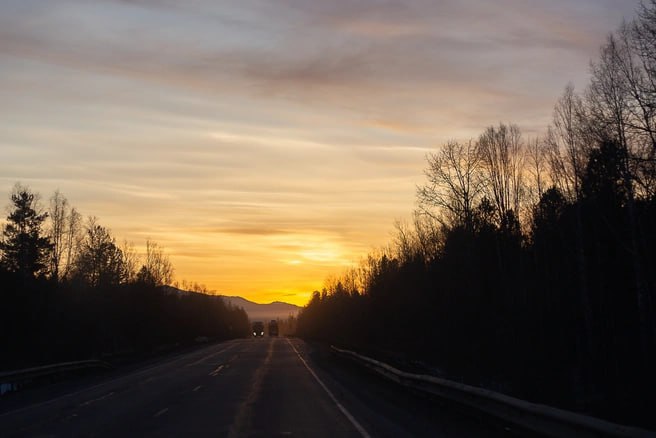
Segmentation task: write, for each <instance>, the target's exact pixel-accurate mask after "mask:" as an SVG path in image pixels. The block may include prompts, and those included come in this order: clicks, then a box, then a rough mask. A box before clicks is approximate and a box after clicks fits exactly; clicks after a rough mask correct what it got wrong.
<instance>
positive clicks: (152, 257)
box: [137, 239, 173, 286]
mask: <svg viewBox="0 0 656 438" xmlns="http://www.w3.org/2000/svg"><path fill="white" fill-rule="evenodd" d="M137 278H138V280H139V281H142V282H144V283H146V284H151V285H153V286H165V285H169V284H171V283H172V281H173V265H172V264H171V262H170V260H169V257H168V256H167V255H166V254H164V250H163V249H162V248H161V247H160V246H159V245H158V244H157V243H156V242H153V241H152V240H150V239H148V240H147V241H146V254H145V260H144V265H143V266H142V267H141V270H140V271H139V273H138V274H137Z"/></svg>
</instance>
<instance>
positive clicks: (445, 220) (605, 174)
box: [297, 0, 656, 427]
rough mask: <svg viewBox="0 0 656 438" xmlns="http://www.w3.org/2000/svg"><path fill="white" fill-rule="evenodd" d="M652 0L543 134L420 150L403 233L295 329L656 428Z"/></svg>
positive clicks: (607, 47)
mask: <svg viewBox="0 0 656 438" xmlns="http://www.w3.org/2000/svg"><path fill="white" fill-rule="evenodd" d="M655 158H656V1H653V0H652V1H651V2H649V3H648V4H647V5H646V6H644V7H642V8H641V10H640V11H639V17H638V18H637V19H636V20H635V21H634V22H631V23H627V24H625V25H623V26H622V27H621V28H620V29H619V30H618V31H617V32H615V33H613V34H612V35H610V36H609V37H608V40H607V41H606V43H605V44H604V46H603V47H602V48H601V52H600V57H599V59H598V60H597V61H595V62H593V63H592V64H591V82H590V85H589V86H588V87H587V89H586V90H585V91H584V92H583V93H582V94H577V93H576V92H575V91H574V89H573V87H571V86H568V87H567V88H566V89H565V92H564V94H563V95H562V96H561V98H560V99H559V100H558V102H557V104H556V106H555V109H554V118H553V123H552V125H551V126H550V127H549V129H548V132H547V134H546V135H545V136H544V137H542V138H538V139H529V140H525V139H523V138H522V136H521V133H520V130H519V128H518V127H517V126H515V125H512V124H509V125H507V124H501V125H499V126H498V127H496V126H495V127H490V128H488V129H486V130H485V131H484V132H483V134H481V135H480V137H479V138H478V139H473V140H470V141H467V142H459V141H452V142H448V143H447V144H445V145H443V146H442V147H441V148H440V149H439V150H437V151H436V152H435V153H432V154H430V155H429V156H428V157H427V161H428V167H427V169H426V171H425V174H426V177H427V182H426V183H425V184H424V185H422V186H420V187H418V188H417V198H418V209H417V212H416V213H415V216H414V223H413V224H412V225H407V224H397V237H396V239H395V241H394V242H393V243H392V244H390V246H389V247H388V248H386V249H382V250H380V251H379V252H378V253H376V254H372V255H370V256H368V257H367V259H366V260H364V261H363V262H362V263H361V265H360V266H359V267H358V268H354V269H352V270H349V271H348V272H346V273H345V274H343V275H342V276H341V277H339V278H335V279H332V280H330V281H329V282H328V284H327V286H326V288H325V289H324V290H323V291H322V292H315V294H314V296H313V298H312V299H311V301H310V302H309V303H308V304H307V305H306V307H305V308H304V309H303V310H302V312H301V314H300V315H299V318H298V327H297V330H298V333H299V334H300V335H301V336H304V337H306V338H313V339H319V340H323V341H326V342H331V343H336V344H339V345H343V346H348V347H352V348H355V349H358V350H361V351H365V352H370V353H371V354H378V355H380V356H383V357H385V356H387V357H389V356H390V354H392V353H393V354H395V355H397V356H399V355H402V356H404V357H406V358H409V359H414V360H421V361H424V362H427V363H430V364H432V365H433V366H434V367H437V368H439V369H441V370H442V371H443V372H444V374H445V375H446V376H448V377H450V378H453V379H457V380H462V381H464V382H467V383H470V384H474V385H480V386H484V387H487V388H490V389H494V390H500V391H502V392H506V393H509V394H511V395H514V396H517V397H520V398H525V399H528V400H533V401H537V402H542V403H547V404H552V405H557V406H561V407H564V408H567V409H575V410H580V411H584V412H588V413H591V414H594V415H598V416H602V417H605V418H608V419H611V420H614V421H618V422H624V423H632V424H641V425H643V426H648V427H656V420H654V417H653V414H654V412H656V402H655V400H656V397H655V393H654V389H655V388H656V377H655V376H656V373H655V372H654V370H656V318H655V314H656V160H655Z"/></svg>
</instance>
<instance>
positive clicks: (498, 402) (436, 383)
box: [330, 346, 656, 438]
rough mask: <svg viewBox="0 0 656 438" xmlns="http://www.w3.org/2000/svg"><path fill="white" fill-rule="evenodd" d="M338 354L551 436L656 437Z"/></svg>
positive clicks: (398, 380) (346, 353) (352, 354)
mask: <svg viewBox="0 0 656 438" xmlns="http://www.w3.org/2000/svg"><path fill="white" fill-rule="evenodd" d="M330 348H331V350H332V352H333V353H334V354H337V355H339V356H342V357H345V358H348V359H350V360H352V361H354V362H356V363H357V364H359V365H360V366H363V367H365V368H368V369H369V370H371V371H373V372H374V373H376V374H378V375H380V376H382V377H384V378H386V379H389V380H391V381H393V382H396V383H397V384H399V385H401V386H403V387H406V388H409V389H413V390H417V391H420V392H423V393H428V394H430V395H433V396H436V397H438V398H440V399H442V400H445V401H448V402H452V403H457V404H458V405H460V406H463V407H465V408H467V409H471V410H475V411H478V412H482V413H484V414H487V415H489V416H491V417H493V418H496V419H498V420H501V421H502V422H504V423H506V424H512V425H515V426H518V427H519V428H520V429H522V430H526V431H530V432H533V433H537V434H540V435H544V436H549V437H600V436H608V437H640V438H642V437H645V438H646V437H651V438H655V437H656V432H653V431H648V430H645V429H640V428H636V427H630V426H623V425H620V424H615V423H611V422H608V421H605V420H601V419H599V418H595V417H590V416H587V415H582V414H578V413H575V412H570V411H565V410H562V409H557V408H554V407H551V406H546V405H541V404H537V403H531V402H528V401H525V400H520V399H517V398H514V397H510V396H507V395H504V394H500V393H498V392H494V391H489V390H486V389H482V388H477V387H473V386H469V385H465V384H462V383H458V382H453V381H451V380H447V379H443V378H439V377H434V376H428V375H423V374H412V373H406V372H404V371H401V370H398V369H396V368H394V367H392V366H391V365H388V364H386V363H384V362H380V361H377V360H375V359H372V358H370V357H366V356H362V355H360V354H358V353H355V352H353V351H349V350H343V349H340V348H337V347H335V346H331V347H330Z"/></svg>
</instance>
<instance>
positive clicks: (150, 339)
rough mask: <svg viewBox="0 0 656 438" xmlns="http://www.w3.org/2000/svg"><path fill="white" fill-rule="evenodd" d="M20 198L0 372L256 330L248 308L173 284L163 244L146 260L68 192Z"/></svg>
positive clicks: (25, 191) (6, 258) (112, 357)
mask: <svg viewBox="0 0 656 438" xmlns="http://www.w3.org/2000/svg"><path fill="white" fill-rule="evenodd" d="M10 199H11V203H10V205H9V208H8V211H9V214H8V216H7V219H6V221H5V224H4V226H3V231H2V239H1V241H0V251H1V252H0V254H1V257H0V284H1V285H2V293H1V294H0V308H2V318H0V345H2V361H0V371H1V370H11V369H19V368H26V367H30V366H35V365H40V364H50V363H56V362H65V361H72V360H82V359H90V358H98V359H104V360H107V361H109V362H112V363H121V362H123V361H126V360H127V361H131V360H137V359H139V358H142V357H146V356H149V355H153V354H158V353H161V352H163V351H168V350H171V349H174V348H181V347H184V346H186V345H192V344H194V343H197V342H205V341H209V340H223V339H230V338H235V337H243V336H247V335H248V333H249V332H250V324H249V321H248V316H247V315H246V312H244V310H243V309H241V308H234V307H231V306H229V305H227V304H226V303H224V301H223V300H222V299H221V298H220V297H218V296H214V295H211V294H209V293H208V291H207V290H206V288H205V287H203V286H202V285H199V284H195V283H192V284H187V283H184V284H183V285H182V289H184V290H181V289H179V288H177V287H173V286H172V284H173V271H174V268H173V265H172V264H171V262H170V260H169V257H168V256H167V255H166V253H165V252H164V250H163V248H162V247H161V246H159V245H158V244H157V243H156V242H154V241H152V240H150V239H149V240H148V241H147V242H146V245H145V251H143V254H139V253H138V252H137V250H136V248H135V246H134V244H132V243H130V242H127V241H126V242H123V243H122V244H119V243H118V242H117V241H116V238H115V237H114V236H113V235H112V233H111V231H110V230H109V229H108V228H106V227H104V226H102V225H101V224H100V223H99V221H98V219H97V218H95V217H92V216H91V217H88V218H87V219H83V217H82V215H81V214H80V213H79V212H78V211H77V209H76V208H75V207H72V206H71V205H70V203H69V201H68V200H67V198H66V197H65V196H64V195H63V194H61V193H60V192H59V191H55V193H54V194H53V195H52V196H51V197H50V198H49V200H48V201H47V202H42V201H41V198H40V196H39V194H38V193H34V192H33V191H31V190H30V189H29V187H26V186H23V185H21V184H18V183H17V184H16V185H15V186H14V188H13V190H12V193H11V197H10ZM44 204H45V205H44Z"/></svg>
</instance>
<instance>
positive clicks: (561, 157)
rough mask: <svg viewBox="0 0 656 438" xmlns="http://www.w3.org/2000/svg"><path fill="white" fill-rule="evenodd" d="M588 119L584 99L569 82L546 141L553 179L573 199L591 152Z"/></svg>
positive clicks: (579, 189) (556, 109) (578, 191)
mask: <svg viewBox="0 0 656 438" xmlns="http://www.w3.org/2000/svg"><path fill="white" fill-rule="evenodd" d="M586 120H587V119H586V114H585V109H584V107H583V100H582V99H581V97H580V96H578V95H577V94H576V93H575V91H574V86H573V85H572V84H568V85H567V86H566V87H565V91H564V92H563V94H562V96H561V97H560V99H558V101H557V102H556V105H555V107H554V112H553V122H552V125H551V126H550V127H549V129H548V131H547V137H546V139H545V142H546V146H547V156H548V163H549V170H550V175H551V179H552V181H553V183H554V185H555V186H556V187H558V189H560V191H561V193H563V194H565V196H566V197H567V198H568V199H569V200H570V201H573V200H576V199H578V198H579V196H580V191H581V178H582V176H583V174H584V172H585V168H586V166H587V159H588V158H587V157H588V155H589V151H590V146H589V144H588V143H589V140H588V138H587V136H586V129H588V126H589V124H587V123H586Z"/></svg>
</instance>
